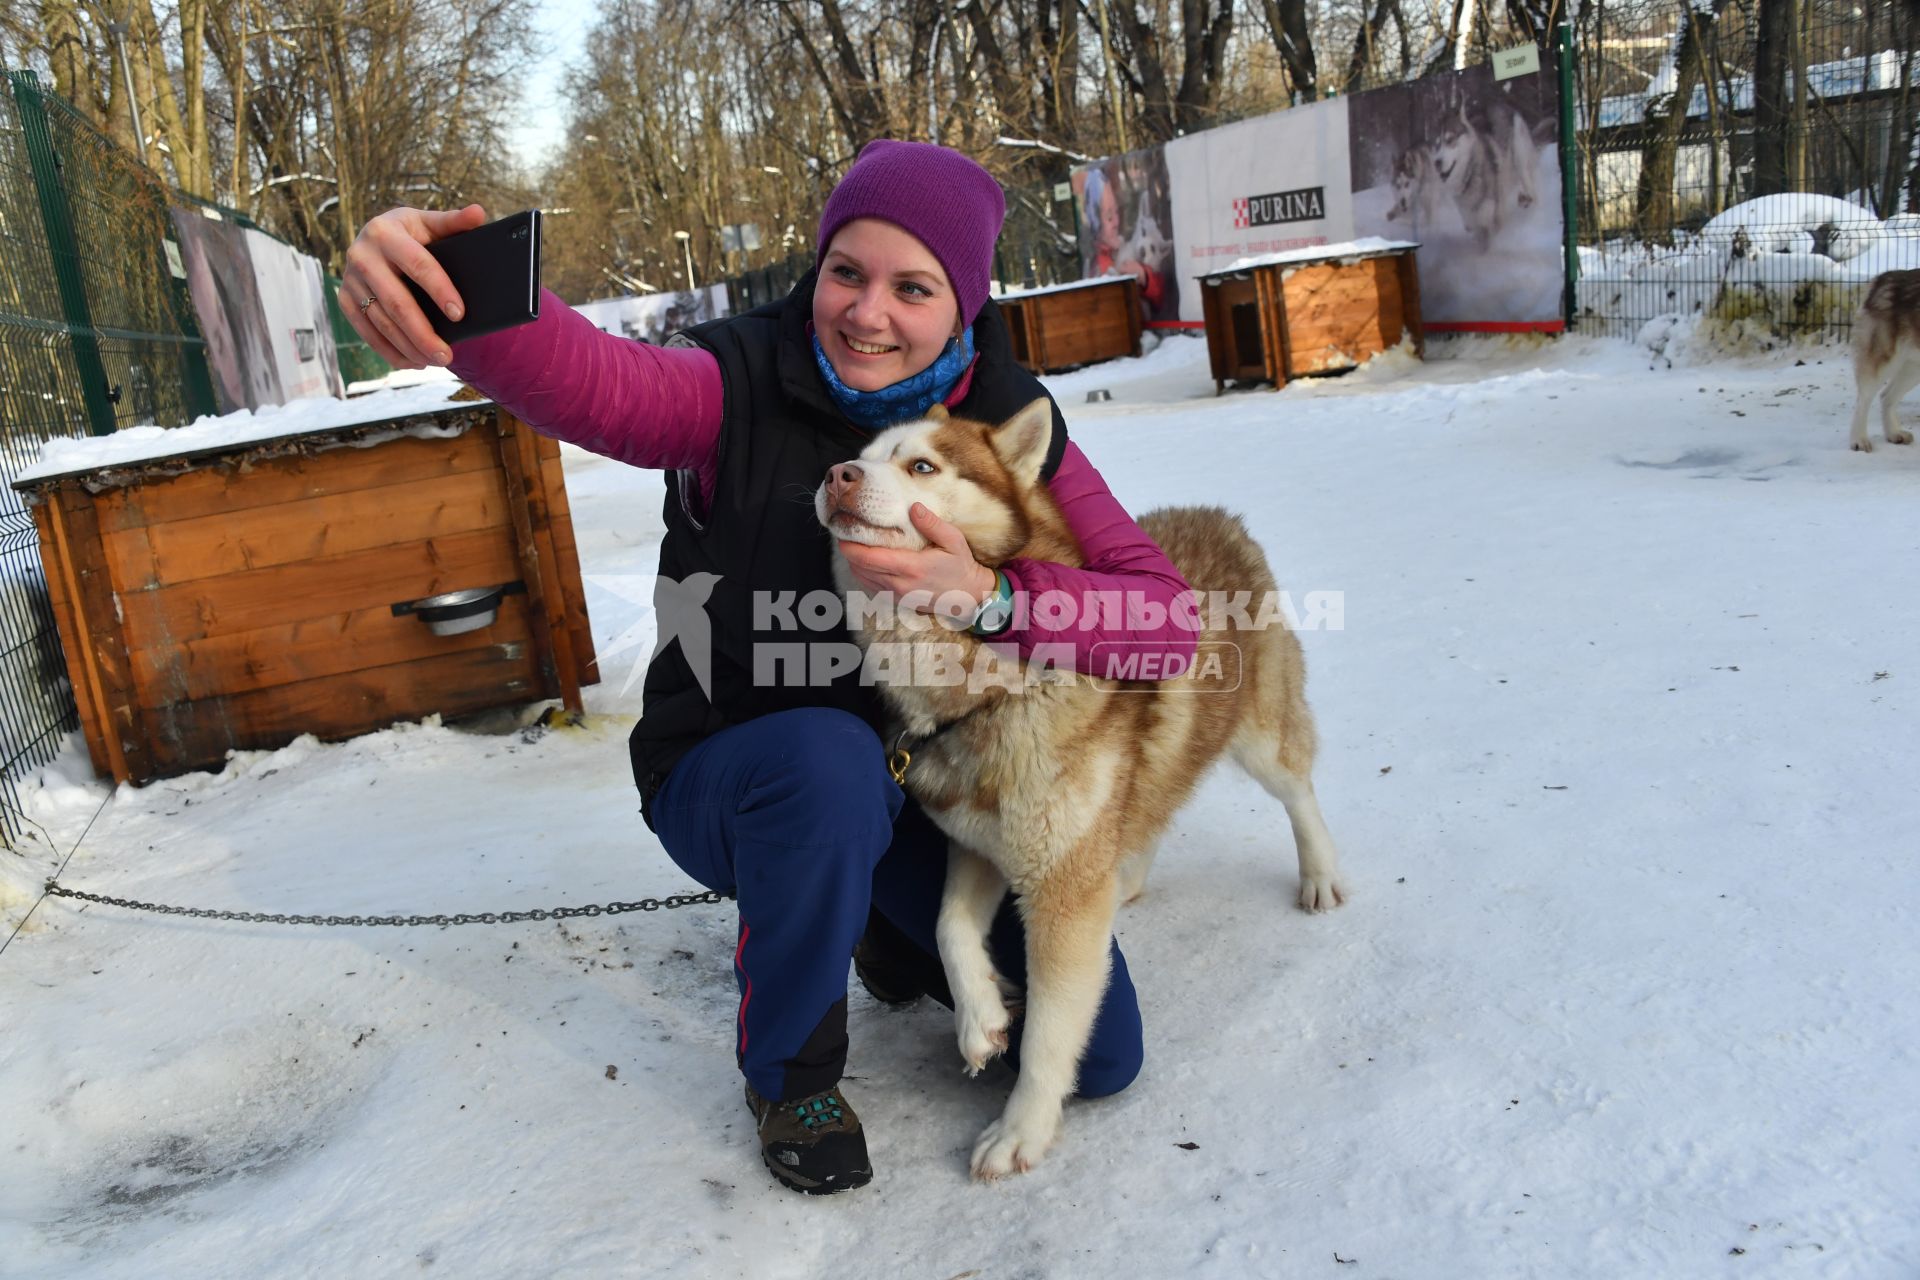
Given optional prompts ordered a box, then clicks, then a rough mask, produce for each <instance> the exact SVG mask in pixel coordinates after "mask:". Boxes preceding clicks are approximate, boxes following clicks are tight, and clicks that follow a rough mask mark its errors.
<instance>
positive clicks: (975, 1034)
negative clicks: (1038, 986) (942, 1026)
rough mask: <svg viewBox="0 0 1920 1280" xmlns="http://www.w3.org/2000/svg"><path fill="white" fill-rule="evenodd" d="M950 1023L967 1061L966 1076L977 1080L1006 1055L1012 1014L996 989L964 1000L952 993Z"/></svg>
mask: <svg viewBox="0 0 1920 1280" xmlns="http://www.w3.org/2000/svg"><path fill="white" fill-rule="evenodd" d="M955 996H956V998H955V1000H954V1002H953V1003H954V1008H953V1022H954V1029H955V1031H956V1032H957V1033H958V1037H959V1041H960V1056H961V1057H962V1058H964V1059H966V1063H967V1074H968V1075H970V1076H977V1075H979V1074H980V1072H981V1070H982V1069H984V1068H985V1067H986V1065H987V1064H988V1063H989V1062H992V1061H993V1060H994V1059H995V1058H997V1057H999V1056H1000V1055H1001V1054H1003V1053H1005V1052H1006V1051H1007V1033H1008V1030H1009V1029H1010V1028H1011V1027H1012V1026H1013V1014H1012V1013H1010V1012H1009V1011H1008V1009H1007V1004H1006V1001H1004V1000H1002V999H1001V998H1000V992H999V990H998V989H997V988H988V989H987V990H985V991H982V992H978V993H975V994H973V995H970V996H967V997H964V998H962V997H959V995H958V993H957V992H956V993H955Z"/></svg>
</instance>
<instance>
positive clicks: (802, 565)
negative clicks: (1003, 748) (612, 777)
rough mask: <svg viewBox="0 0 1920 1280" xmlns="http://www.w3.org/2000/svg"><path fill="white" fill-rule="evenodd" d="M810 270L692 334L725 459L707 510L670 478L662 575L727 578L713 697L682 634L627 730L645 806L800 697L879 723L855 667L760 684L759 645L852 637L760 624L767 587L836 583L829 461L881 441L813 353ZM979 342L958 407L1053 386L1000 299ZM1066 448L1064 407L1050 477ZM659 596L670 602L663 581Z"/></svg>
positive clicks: (715, 600)
mask: <svg viewBox="0 0 1920 1280" xmlns="http://www.w3.org/2000/svg"><path fill="white" fill-rule="evenodd" d="M813 281H814V276H813V273H812V272H809V273H808V274H807V275H806V276H805V277H804V278H803V279H802V280H801V281H800V283H799V284H797V285H795V286H794V288H793V292H792V293H790V294H788V295H787V296H786V297H785V298H783V299H781V300H780V301H778V302H773V303H769V304H768V305H766V306H764V307H761V308H759V309H758V310H755V311H750V312H748V313H746V314H745V315H741V316H733V317H729V318H728V319H725V320H714V321H710V322H708V323H706V324H703V325H699V326H696V327H695V328H692V329H689V330H687V331H686V337H687V338H689V339H691V340H692V341H693V342H694V343H696V344H697V345H699V346H701V347H703V348H705V349H706V350H707V351H709V352H711V353H712V354H713V356H714V358H715V359H716V360H718V361H719V363H720V378H721V382H722V384H723V387H724V390H725V394H724V401H723V408H722V415H723V420H722V425H721V428H720V466H719V475H718V479H717V482H716V484H715V485H714V492H713V502H712V506H711V510H709V511H707V512H706V513H705V517H704V519H700V520H696V519H695V518H694V516H693V515H692V514H690V512H689V510H688V506H689V504H690V503H692V502H695V501H697V496H696V495H697V493H698V487H697V485H696V483H695V481H694V478H693V476H692V474H691V473H675V474H669V475H668V476H667V496H666V507H665V518H666V525H667V534H666V538H665V539H664V540H663V541H662V543H661V545H660V577H661V578H662V579H670V580H672V581H673V582H676V583H679V582H684V581H686V580H687V578H688V577H689V576H690V575H693V574H697V573H708V574H715V575H717V576H718V581H717V582H715V583H714V584H713V586H712V593H711V595H709V596H708V598H707V602H706V613H707V618H708V621H709V625H710V627H711V633H712V690H713V697H712V700H711V701H709V700H708V698H707V697H706V695H705V694H704V693H702V691H701V689H700V685H699V683H698V681H696V679H695V678H694V673H693V668H692V667H691V666H690V665H689V664H688V662H687V659H686V656H685V655H684V654H683V653H682V651H681V647H680V645H679V643H677V642H675V643H672V644H669V645H668V647H667V648H666V649H665V650H663V651H662V652H661V653H660V654H659V655H658V656H657V657H655V658H654V660H653V663H652V665H651V666H649V667H648V668H647V676H646V683H645V685H644V699H643V710H642V712H641V716H640V723H639V724H637V725H636V726H634V730H633V735H632V737H631V738H630V739H629V746H630V749H631V751H632V754H633V776H634V781H635V782H636V783H637V784H638V786H639V788H640V796H641V804H642V810H643V812H644V811H645V810H646V809H647V808H649V807H650V806H651V805H652V802H653V797H654V793H655V792H656V791H658V790H659V787H660V784H661V783H662V782H664V781H665V780H666V776H667V774H668V773H670V772H671V771H672V769H673V766H674V765H675V764H676V763H678V762H679V759H680V757H681V756H683V755H685V754H686V753H687V751H688V750H690V749H691V748H692V747H693V746H694V745H695V744H696V743H698V742H699V741H700V740H701V739H703V738H705V737H706V736H707V735H709V734H711V733H714V732H716V731H718V730H720V729H724V728H726V727H728V726H729V725H735V724H741V723H744V722H745V721H748V720H752V719H754V718H755V717H758V716H764V715H769V714H771V713H773V712H776V711H786V710H791V709H793V708H796V707H838V708H840V709H842V710H845V711H849V712H852V713H853V714H854V715H857V716H859V717H860V718H861V719H863V720H865V721H867V722H868V723H869V724H872V725H873V726H874V727H875V728H876V729H878V728H880V727H881V707H880V701H879V698H878V697H877V696H876V695H875V693H874V692H873V690H872V688H871V687H869V686H864V685H862V684H861V683H860V680H859V673H858V672H857V671H855V672H851V673H849V674H847V675H845V676H842V677H840V678H839V679H837V680H836V681H834V682H833V683H831V684H829V685H824V686H821V687H808V686H807V685H806V683H805V682H804V681H792V682H788V683H784V684H769V683H765V682H763V683H762V684H761V685H760V686H759V687H756V686H755V683H754V646H755V645H756V644H759V643H771V644H785V645H791V644H793V643H794V642H795V641H799V640H817V641H826V642H837V643H840V644H846V643H850V642H851V640H852V637H851V636H850V635H849V634H848V633H847V631H846V629H845V628H844V627H836V628H835V629H833V630H832V631H830V632H825V631H820V632H803V633H795V632H794V631H792V630H789V629H784V628H778V627H776V628H775V629H772V630H767V631H761V632H756V631H755V629H754V617H753V609H752V605H753V600H754V597H755V595H756V593H761V592H767V593H774V594H776V595H777V594H779V593H784V592H792V593H794V598H795V599H799V598H804V597H805V596H806V595H807V594H808V593H809V592H813V591H832V590H833V589H834V586H833V576H832V571H831V559H830V557H831V555H832V551H833V543H832V541H831V540H830V539H829V538H828V536H827V532H826V530H824V529H822V528H821V527H820V524H819V522H818V521H816V520H815V519H814V515H813V493H814V490H815V489H817V488H818V487H819V485H820V482H821V481H822V480H823V479H825V477H826V472H827V468H828V467H830V466H832V465H833V464H835V463H836V462H844V461H846V460H847V459H848V458H851V457H854V456H855V455H857V454H858V453H859V452H860V450H861V449H863V448H864V447H865V446H866V444H867V441H868V440H869V439H870V436H869V434H868V433H867V432H866V431H865V430H863V429H862V428H860V427H857V426H855V425H853V424H852V423H851V422H849V421H848V420H847V419H846V417H845V416H844V415H843V414H842V413H841V412H840V409H839V407H838V406H837V405H835V404H834V402H833V399H832V397H831V396H830V395H829V393H828V391H827V388H826V384H825V383H824V382H822V381H821V378H820V372H819V369H818V368H817V367H816V366H815V364H814V357H813V340H812V338H811V336H810V335H809V334H808V332H807V324H808V322H809V321H810V320H811V319H812V318H813ZM973 340H974V350H975V353H976V357H977V358H976V360H975V362H974V368H973V380H972V383H971V385H970V386H969V387H968V389H967V395H966V398H965V399H964V400H962V401H961V402H960V403H959V404H957V405H955V406H953V411H954V412H955V413H956V414H959V415H963V416H966V417H970V418H977V419H980V420H982V421H986V422H1002V421H1005V420H1006V419H1008V418H1010V417H1012V416H1013V415H1014V414H1015V413H1017V412H1019V411H1020V410H1021V409H1023V408H1025V407H1026V406H1027V405H1028V404H1031V403H1032V402H1033V401H1034V400H1035V399H1037V398H1039V397H1040V396H1043V395H1046V394H1047V392H1046V388H1044V387H1042V386H1041V385H1040V381H1039V379H1037V378H1035V377H1034V376H1033V375H1032V374H1030V373H1028V372H1027V371H1026V370H1024V369H1022V368H1020V366H1019V365H1017V364H1015V363H1014V361H1013V354H1012V350H1011V348H1010V346H1009V344H1008V340H1007V330H1006V325H1005V323H1004V322H1003V321H1002V320H1001V318H1000V310H999V308H998V307H996V306H995V305H994V304H993V303H992V302H988V303H987V304H986V305H985V306H984V307H982V308H981V311H980V315H979V316H978V318H976V319H975V320H974V325H973ZM1066 447H1067V428H1066V423H1065V422H1064V421H1063V420H1062V418H1061V416H1060V410H1059V407H1058V406H1055V408H1054V412H1053V442H1052V445H1051V447H1050V448H1049V449H1048V451H1047V462H1046V466H1045V469H1044V471H1043V473H1042V474H1043V477H1044V478H1046V479H1051V478H1052V477H1053V473H1054V471H1055V470H1056V469H1057V468H1058V467H1059V465H1060V459H1061V456H1062V454H1063V453H1064V452H1065V451H1066ZM654 599H655V605H656V611H659V610H660V607H661V604H662V592H661V591H660V590H656V592H655V596H654ZM648 820H649V822H651V817H649V819H648Z"/></svg>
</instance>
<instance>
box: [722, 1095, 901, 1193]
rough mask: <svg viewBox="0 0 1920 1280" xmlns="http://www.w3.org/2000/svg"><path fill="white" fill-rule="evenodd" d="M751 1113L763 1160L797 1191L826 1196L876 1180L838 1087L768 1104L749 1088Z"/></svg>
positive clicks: (854, 1119)
mask: <svg viewBox="0 0 1920 1280" xmlns="http://www.w3.org/2000/svg"><path fill="white" fill-rule="evenodd" d="M747 1109H748V1110H749V1111H751V1112H753V1119H754V1123H755V1124H756V1125H757V1126H758V1127H759V1130H760V1158H761V1159H763V1160H765V1161H766V1163H767V1168H768V1170H769V1171H771V1172H772V1174H773V1176H774V1177H776V1178H778V1179H779V1180H780V1181H782V1182H784V1183H786V1184H787V1185H788V1186H790V1187H792V1188H793V1189H794V1190H795V1191H804V1192H806V1193H807V1194H808V1195H810V1196H825V1195H832V1194H833V1193H834V1192H836V1191H851V1190H852V1189H853V1188H855V1187H864V1186H866V1185H867V1183H869V1182H871V1181H872V1180H873V1163H872V1162H871V1161H869V1160H868V1159H867V1136H866V1135H865V1134H864V1133H862V1132H861V1131H860V1117H859V1116H857V1115H855V1114H854V1113H853V1108H852V1107H850V1106H848V1105H847V1100H846V1099H845V1098H842V1097H841V1096H840V1090H839V1086H837V1085H836V1086H835V1087H834V1088H832V1089H827V1090H825V1091H823V1092H821V1093H816V1094H814V1095H813V1096H811V1097H807V1098H799V1099H796V1100H794V1101H792V1102H769V1101H767V1100H766V1099H765V1098H763V1097H761V1096H760V1095H759V1094H757V1093H755V1092H754V1091H753V1086H752V1085H748V1086H747Z"/></svg>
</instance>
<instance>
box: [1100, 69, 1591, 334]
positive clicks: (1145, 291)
mask: <svg viewBox="0 0 1920 1280" xmlns="http://www.w3.org/2000/svg"><path fill="white" fill-rule="evenodd" d="M1558 135H1559V112H1558V94H1557V89H1556V85H1555V82H1554V80H1553V78H1552V76H1551V75H1548V74H1545V73H1538V72H1537V73H1533V74H1530V75H1524V76H1518V77H1515V78H1514V79H1510V80H1505V81H1499V82H1496V81H1494V79H1493V76H1492V71H1491V69H1490V68H1488V67H1475V68H1472V69H1469V70H1467V71H1462V72H1455V73H1451V74H1447V75H1439V76H1430V77H1428V78H1427V79H1424V80H1420V81H1416V82H1415V83H1412V84H1408V85H1400V86H1395V87H1393V88H1389V89H1376V90H1372V91H1370V92H1367V93H1361V94H1355V95H1354V96H1352V97H1350V98H1333V99H1329V100H1326V101H1323V102H1315V103H1312V104H1309V105H1307V106H1301V107H1295V108H1293V109H1291V110H1288V111H1279V112H1275V113H1273V114H1272V115H1266V116H1259V117H1256V118H1254V119H1252V120H1243V121H1240V122H1239V123H1237V124H1230V125H1225V126H1223V127H1221V128H1218V129H1208V130H1206V131H1205V132H1203V133H1197V134H1193V135H1190V136H1188V137H1184V138H1176V139H1175V140H1174V141H1172V142H1169V143H1167V144H1166V145H1165V146H1163V147H1149V148H1145V149H1142V150H1139V151H1130V152H1128V153H1127V154H1125V155H1122V156H1117V157H1114V158H1112V159H1109V160H1103V161H1100V162H1099V163H1097V164H1093V165H1088V166H1084V167H1082V168H1080V169H1078V170H1076V171H1075V172H1074V174H1073V192H1074V195H1075V197H1076V205H1075V207H1076V208H1077V209H1078V210H1079V211H1080V226H1079V233H1080V254H1081V268H1082V275H1083V276H1085V277H1088V278H1091V277H1095V276H1102V275H1111V274H1114V273H1116V272H1127V273H1131V274H1133V275H1135V276H1137V277H1138V278H1139V279H1140V282H1141V296H1142V308H1143V311H1144V313H1145V314H1144V315H1143V317H1142V318H1143V319H1144V320H1145V321H1146V322H1147V323H1148V324H1151V325H1154V326H1155V327H1162V328H1168V327H1197V326H1198V325H1199V324H1200V322H1201V318H1202V309H1201V301H1200V289H1199V284H1198V280H1197V277H1199V276H1202V275H1205V274H1208V273H1210V272H1214V271H1220V270H1224V269H1226V268H1230V267H1232V266H1233V265H1234V264H1235V263H1237V262H1239V261H1241V260H1242V259H1246V258H1257V257H1260V256H1262V255H1265V254H1270V253H1278V252H1281V251H1283V250H1288V249H1304V248H1310V247H1312V246H1314V245H1323V244H1340V243H1343V242H1346V241H1350V240H1353V239H1355V238H1356V237H1360V236H1379V237H1381V238H1383V239H1388V240H1413V241H1417V242H1418V243H1419V244H1420V250H1419V252H1418V254H1417V255H1416V256H1417V259H1418V262H1419V267H1420V295H1421V310H1422V313H1423V317H1424V319H1425V322H1426V325H1427V327H1428V328H1429V329H1481V328H1484V329H1509V328H1511V329H1530V328H1544V329H1555V328H1558V327H1559V326H1560V322H1561V314H1560V311H1561V305H1562V300H1561V293H1562V282H1563V280H1564V278H1565V257H1564V254H1565V249H1564V246H1563V243H1562V225H1561V218H1562V209H1561V203H1560V154H1559V147H1558Z"/></svg>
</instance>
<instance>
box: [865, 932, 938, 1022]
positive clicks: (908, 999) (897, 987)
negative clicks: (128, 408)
mask: <svg viewBox="0 0 1920 1280" xmlns="http://www.w3.org/2000/svg"><path fill="white" fill-rule="evenodd" d="M853 973H854V976H855V977H857V978H859V979H860V985H861V986H863V987H865V988H866V989H867V994H868V995H870V996H872V997H873V998H874V999H875V1000H878V1001H879V1002H880V1003H881V1004H894V1005H905V1004H912V1003H913V1002H914V1001H915V1000H918V999H919V998H920V997H921V996H923V995H925V994H927V989H926V988H925V987H924V986H922V985H921V984H920V983H919V982H918V981H917V980H916V979H915V978H914V976H913V975H912V974H911V973H909V972H907V969H906V967H905V966H904V965H901V964H899V963H897V962H896V961H895V960H894V959H893V958H892V957H891V956H889V955H888V954H887V953H886V950H885V949H884V947H882V946H881V945H879V944H877V943H876V942H875V941H874V939H873V934H872V932H871V931H869V932H868V933H867V934H866V935H865V936H863V937H862V938H861V939H860V941H858V942H856V943H854V944H853Z"/></svg>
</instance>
